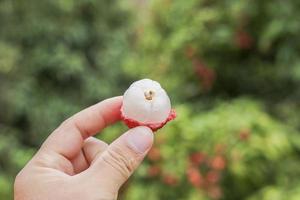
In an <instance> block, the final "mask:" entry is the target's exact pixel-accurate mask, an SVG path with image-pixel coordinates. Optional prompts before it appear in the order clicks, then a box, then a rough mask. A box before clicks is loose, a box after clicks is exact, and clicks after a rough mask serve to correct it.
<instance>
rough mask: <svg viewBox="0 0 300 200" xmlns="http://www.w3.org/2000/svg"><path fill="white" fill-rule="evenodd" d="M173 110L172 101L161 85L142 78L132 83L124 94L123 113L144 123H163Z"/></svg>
mask: <svg viewBox="0 0 300 200" xmlns="http://www.w3.org/2000/svg"><path fill="white" fill-rule="evenodd" d="M170 112H171V102H170V99H169V97H168V95H167V93H166V91H165V90H164V89H163V88H162V87H161V85H160V84H159V83H158V82H156V81H153V80H150V79H142V80H139V81H136V82H134V83H132V84H131V85H130V87H129V88H128V89H127V90H126V92H125V93H124V96H123V105H122V114H123V116H124V117H126V118H128V119H132V120H135V121H138V122H140V123H144V124H154V123H162V122H164V121H166V120H167V118H168V116H169V114H170Z"/></svg>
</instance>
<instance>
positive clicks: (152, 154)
mask: <svg viewBox="0 0 300 200" xmlns="http://www.w3.org/2000/svg"><path fill="white" fill-rule="evenodd" d="M160 158H161V155H160V150H159V148H157V147H152V148H151V149H150V151H149V153H148V159H149V160H151V161H158V160H160Z"/></svg>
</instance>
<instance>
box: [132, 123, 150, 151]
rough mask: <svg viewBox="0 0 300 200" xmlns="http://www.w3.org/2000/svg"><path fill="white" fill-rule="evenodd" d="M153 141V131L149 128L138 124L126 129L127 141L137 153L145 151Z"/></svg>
mask: <svg viewBox="0 0 300 200" xmlns="http://www.w3.org/2000/svg"><path fill="white" fill-rule="evenodd" d="M152 142H153V132H152V131H151V129H150V128H148V127H145V126H139V127H136V128H133V129H130V130H129V131H128V136H127V143H128V145H129V147H130V148H132V149H133V150H134V151H136V152H137V153H144V152H145V151H147V150H148V149H149V148H150V147H151V145H152Z"/></svg>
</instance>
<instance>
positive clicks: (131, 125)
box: [121, 109, 176, 131]
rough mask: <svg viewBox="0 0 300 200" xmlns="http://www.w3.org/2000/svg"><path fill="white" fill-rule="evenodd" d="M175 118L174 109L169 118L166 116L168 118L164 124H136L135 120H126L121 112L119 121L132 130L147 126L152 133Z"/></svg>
mask: <svg viewBox="0 0 300 200" xmlns="http://www.w3.org/2000/svg"><path fill="white" fill-rule="evenodd" d="M175 118H176V112H175V110H174V109H172V110H171V112H170V114H169V116H168V118H167V119H166V120H165V121H164V122H161V123H154V124H145V123H141V122H138V121H136V120H133V119H129V118H126V117H125V116H124V115H123V112H122V111H121V119H122V120H123V122H124V123H125V124H126V125H127V126H128V128H134V127H137V126H147V127H149V128H150V129H151V130H152V131H157V130H158V129H160V128H162V127H163V126H164V125H165V124H166V123H168V122H169V121H171V120H173V119H175Z"/></svg>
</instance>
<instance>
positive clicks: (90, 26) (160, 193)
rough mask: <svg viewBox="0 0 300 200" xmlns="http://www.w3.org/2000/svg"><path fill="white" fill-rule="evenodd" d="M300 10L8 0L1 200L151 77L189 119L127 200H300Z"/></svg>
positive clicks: (4, 0) (176, 126) (0, 114)
mask: <svg viewBox="0 0 300 200" xmlns="http://www.w3.org/2000/svg"><path fill="white" fill-rule="evenodd" d="M299 10H300V1H298V0H285V1H282V0H273V1H268V0H223V1H217V0H189V1H182V0H160V1H159V0H152V1H150V0H134V1H116V0H102V1H98V0H43V1H38V0H26V1H23V0H0V199H3V200H4V199H12V185H13V180H14V177H15V175H16V173H17V172H18V171H19V170H20V169H21V168H22V167H23V166H24V165H25V163H26V162H27V161H28V160H29V159H30V158H31V157H32V155H33V154H34V153H35V152H36V150H37V149H38V148H39V146H40V145H41V143H42V142H43V141H44V140H45V138H46V137H47V136H48V135H49V134H50V133H51V131H52V130H54V129H55V128H56V127H57V126H58V125H59V124H60V123H61V122H62V121H63V120H64V119H66V118H67V117H68V116H70V115H72V114H74V113H76V112H78V111H79V110H81V109H83V108H85V107H87V106H89V105H92V104H94V103H96V102H98V101H100V100H103V99H105V98H109V97H111V96H115V95H121V94H123V92H124V91H125V90H126V88H127V87H128V86H129V85H130V83H131V82H133V81H134V80H138V79H141V78H145V77H147V78H152V79H154V80H157V81H159V82H160V83H161V84H162V85H163V87H164V88H165V89H166V90H167V91H168V93H169V95H170V97H171V99H172V103H173V106H174V107H175V108H176V110H177V113H178V118H177V119H176V120H175V121H173V122H171V123H169V124H168V125H167V126H166V127H164V128H163V129H162V130H160V131H158V132H157V134H156V142H155V145H154V147H153V149H152V150H151V152H150V153H149V156H148V157H147V159H146V161H145V162H144V163H143V165H142V166H141V167H140V168H139V169H138V171H137V172H136V173H135V174H134V176H133V177H131V178H130V180H129V181H128V182H127V183H126V184H125V185H124V187H123V188H122V191H121V194H120V199H126V200H127V199H129V200H140V199H142V198H145V197H146V199H147V200H159V199H163V200H169V199H170V200H171V199H172V200H173V199H174V200H196V199H197V200H198V199H200V200H217V199H221V200H241V199H245V200H299V199H300V37H299V35H300V23H299V22H300V14H299ZM126 129H127V128H126V127H125V126H124V125H122V124H121V123H119V124H117V125H115V126H113V127H110V128H108V129H107V130H105V131H104V132H103V133H102V134H101V135H100V136H99V138H101V139H103V140H105V141H107V142H110V141H112V140H113V139H114V138H116V137H117V136H118V135H120V134H121V133H122V132H123V131H125V130H126Z"/></svg>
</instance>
